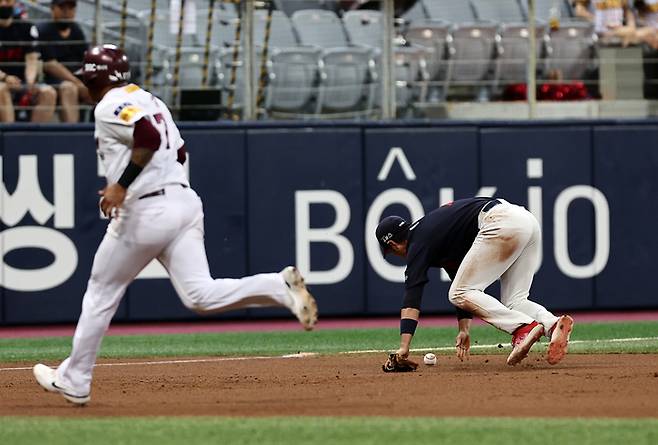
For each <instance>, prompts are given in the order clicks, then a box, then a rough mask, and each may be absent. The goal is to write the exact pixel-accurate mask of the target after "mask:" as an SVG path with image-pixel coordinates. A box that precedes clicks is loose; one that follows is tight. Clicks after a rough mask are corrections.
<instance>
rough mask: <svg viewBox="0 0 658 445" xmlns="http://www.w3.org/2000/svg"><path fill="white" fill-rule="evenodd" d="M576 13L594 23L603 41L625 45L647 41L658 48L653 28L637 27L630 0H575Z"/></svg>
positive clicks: (657, 39) (657, 38) (657, 40)
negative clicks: (617, 41)
mask: <svg viewBox="0 0 658 445" xmlns="http://www.w3.org/2000/svg"><path fill="white" fill-rule="evenodd" d="M574 7H575V9H574V13H575V14H576V16H577V17H581V18H584V19H586V20H588V21H591V22H593V23H594V30H595V31H596V33H597V34H598V35H599V37H600V38H601V43H603V44H606V43H608V44H610V43H616V42H615V40H619V43H621V44H622V45H623V46H628V45H631V44H639V43H647V44H649V45H650V46H652V47H654V48H658V37H657V36H656V32H655V30H654V29H653V28H650V27H647V26H642V27H639V28H638V27H637V26H636V22H635V14H634V12H633V8H632V6H631V4H630V0H575V3H574Z"/></svg>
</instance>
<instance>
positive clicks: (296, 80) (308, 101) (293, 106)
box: [266, 47, 321, 115]
mask: <svg viewBox="0 0 658 445" xmlns="http://www.w3.org/2000/svg"><path fill="white" fill-rule="evenodd" d="M320 58H321V51H320V50H317V49H314V48H301V47H300V48H294V49H293V48H288V49H286V50H279V49H277V48H274V49H273V50H272V52H271V54H270V61H271V62H270V70H269V86H268V89H267V104H266V108H267V109H268V111H270V112H271V113H273V114H276V113H281V112H284V113H292V115H304V114H316V113H317V112H318V107H319V103H318V101H317V100H316V96H317V91H318V88H317V85H318V81H319V69H320Z"/></svg>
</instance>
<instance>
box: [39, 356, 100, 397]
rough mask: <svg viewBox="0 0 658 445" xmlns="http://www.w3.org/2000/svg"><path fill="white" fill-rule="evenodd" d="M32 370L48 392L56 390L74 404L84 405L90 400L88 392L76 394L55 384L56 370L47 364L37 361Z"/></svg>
mask: <svg viewBox="0 0 658 445" xmlns="http://www.w3.org/2000/svg"><path fill="white" fill-rule="evenodd" d="M32 372H33V373H34V378H36V379H37V382H38V383H39V385H41V387H42V388H43V389H45V390H46V391H49V392H58V393H60V394H61V395H62V397H64V398H65V399H66V400H68V401H69V402H71V403H74V404H76V405H84V404H85V403H87V402H89V400H91V397H89V394H87V395H86V396H76V395H74V394H73V393H72V392H71V391H70V390H68V389H67V388H62V387H61V386H57V385H56V384H55V376H56V372H55V370H54V369H53V368H51V367H49V366H46V365H42V364H41V363H37V364H36V365H34V368H32Z"/></svg>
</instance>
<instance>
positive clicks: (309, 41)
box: [292, 9, 348, 48]
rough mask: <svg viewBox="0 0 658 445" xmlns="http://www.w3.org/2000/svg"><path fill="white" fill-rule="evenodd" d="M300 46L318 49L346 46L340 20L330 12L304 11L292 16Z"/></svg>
mask: <svg viewBox="0 0 658 445" xmlns="http://www.w3.org/2000/svg"><path fill="white" fill-rule="evenodd" d="M292 22H293V25H294V26H295V29H296V30H297V35H298V36H299V41H300V43H301V44H302V45H309V46H317V47H319V48H335V47H341V46H348V40H347V36H346V35H345V30H344V29H343V24H342V22H341V20H340V18H339V17H338V16H337V15H336V14H335V13H333V12H331V11H324V10H322V9H306V10H302V11H297V12H295V13H294V14H293V15H292Z"/></svg>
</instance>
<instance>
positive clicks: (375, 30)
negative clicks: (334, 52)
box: [343, 10, 384, 48]
mask: <svg viewBox="0 0 658 445" xmlns="http://www.w3.org/2000/svg"><path fill="white" fill-rule="evenodd" d="M343 23H344V24H345V30H346V31H347V35H348V36H349V38H350V42H352V44H354V45H365V46H370V47H372V48H381V47H382V44H383V38H384V37H383V26H384V23H383V21H382V13H381V12H380V11H368V10H363V11H348V12H346V13H345V15H343Z"/></svg>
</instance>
